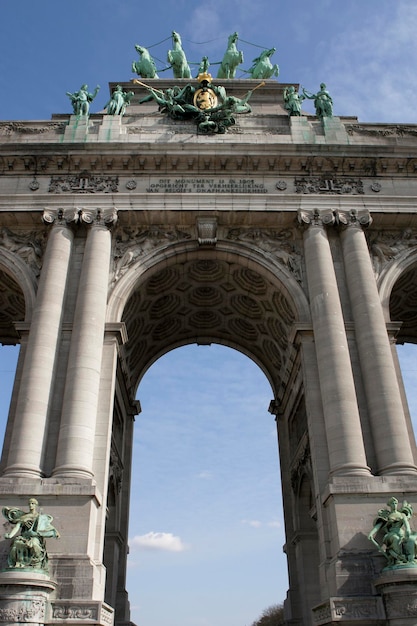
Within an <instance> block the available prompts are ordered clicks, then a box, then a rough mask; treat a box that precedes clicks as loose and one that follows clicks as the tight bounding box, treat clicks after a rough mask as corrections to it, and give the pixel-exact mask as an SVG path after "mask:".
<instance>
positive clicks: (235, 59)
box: [217, 32, 243, 78]
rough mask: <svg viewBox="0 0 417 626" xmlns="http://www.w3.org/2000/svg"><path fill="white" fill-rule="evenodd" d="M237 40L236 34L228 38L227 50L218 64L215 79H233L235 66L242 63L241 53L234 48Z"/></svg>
mask: <svg viewBox="0 0 417 626" xmlns="http://www.w3.org/2000/svg"><path fill="white" fill-rule="evenodd" d="M238 38H239V36H238V34H237V33H236V32H235V33H233V34H232V35H230V36H229V39H228V43H227V50H226V52H225V54H224V57H223V60H222V62H221V63H220V67H219V71H218V72H217V78H234V77H235V74H236V68H237V66H238V65H240V64H241V63H243V53H242V52H240V51H239V50H238V49H237V47H236V42H237V40H238Z"/></svg>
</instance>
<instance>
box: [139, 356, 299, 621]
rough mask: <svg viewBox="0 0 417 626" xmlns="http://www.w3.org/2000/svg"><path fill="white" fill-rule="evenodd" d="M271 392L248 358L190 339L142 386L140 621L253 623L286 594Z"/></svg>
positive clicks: (164, 359)
mask: <svg viewBox="0 0 417 626" xmlns="http://www.w3.org/2000/svg"><path fill="white" fill-rule="evenodd" d="M271 394H272V391H271V387H270V385H269V383H268V381H267V379H266V377H265V375H264V374H263V373H262V372H261V370H260V369H259V367H258V366H257V365H256V364H255V363H253V361H251V360H250V359H248V358H247V357H245V356H244V355H242V354H241V353H239V352H237V351H235V350H231V349H229V348H226V347H223V346H220V345H212V346H210V347H208V346H197V345H188V346H185V347H183V348H178V349H176V350H173V351H171V352H169V353H168V354H166V355H164V356H163V357H161V358H160V359H158V361H156V362H155V363H154V364H153V365H152V367H151V368H150V369H149V370H148V371H147V373H146V374H145V376H144V378H143V380H142V382H141V384H140V386H139V390H138V397H139V398H140V402H141V406H142V413H141V414H140V416H139V417H138V418H137V423H136V426H135V438H134V455H133V470H132V494H131V505H130V507H131V513H130V527H129V544H130V556H129V561H128V564H129V565H128V590H129V598H130V603H131V610H132V619H133V621H134V622H135V623H147V624H152V623H155V624H156V623H167V624H168V623H172V621H174V622H175V623H182V624H190V625H191V624H205V623H218V624H221V623H225V624H226V623H229V624H247V623H250V622H251V621H253V620H254V619H255V618H256V617H257V615H259V614H260V613H261V612H262V610H263V609H265V608H266V607H267V606H269V605H271V604H273V603H276V602H281V601H283V600H284V598H285V593H286V590H287V586H288V582H287V576H286V571H287V565H286V558H285V556H284V554H283V552H282V545H283V543H284V522H283V513H282V503H281V489H280V477H279V462H278V454H277V434H276V425H275V422H274V419H273V416H271V415H270V414H269V413H268V410H267V409H268V405H269V401H270V399H271Z"/></svg>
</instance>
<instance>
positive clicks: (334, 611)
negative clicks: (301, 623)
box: [313, 596, 387, 626]
mask: <svg viewBox="0 0 417 626" xmlns="http://www.w3.org/2000/svg"><path fill="white" fill-rule="evenodd" d="M339 623H341V624H343V625H344V626H371V624H372V625H373V626H385V625H386V624H387V622H386V620H385V613H384V607H383V604H382V598H381V597H380V596H345V597H335V598H329V599H328V600H326V601H325V602H322V603H321V604H319V605H318V606H316V607H314V609H313V624H314V626H333V625H335V624H339Z"/></svg>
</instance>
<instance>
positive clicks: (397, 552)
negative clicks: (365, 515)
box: [368, 497, 417, 570]
mask: <svg viewBox="0 0 417 626" xmlns="http://www.w3.org/2000/svg"><path fill="white" fill-rule="evenodd" d="M387 505H388V506H389V509H380V510H379V511H378V515H377V517H376V519H375V521H374V527H373V528H372V530H371V532H370V533H369V535H368V539H370V541H372V543H373V544H374V545H375V546H376V547H377V548H378V551H379V552H381V553H382V554H383V555H384V556H385V558H386V559H387V565H386V566H385V567H384V570H388V569H396V568H399V567H401V568H403V567H417V559H416V555H417V554H416V543H417V533H415V532H414V531H412V530H411V528H410V518H411V517H412V515H413V507H412V506H411V505H410V504H409V503H408V502H407V501H406V500H404V502H403V504H402V507H401V509H399V508H398V500H397V498H395V497H392V498H390V499H389V500H388V502H387Z"/></svg>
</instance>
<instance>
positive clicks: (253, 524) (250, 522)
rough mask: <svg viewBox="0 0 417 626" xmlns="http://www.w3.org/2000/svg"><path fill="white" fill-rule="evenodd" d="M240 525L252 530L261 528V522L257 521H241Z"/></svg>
mask: <svg viewBox="0 0 417 626" xmlns="http://www.w3.org/2000/svg"><path fill="white" fill-rule="evenodd" d="M242 524H247V525H248V526H252V528H259V527H260V526H262V522H260V521H259V520H257V519H243V520H242Z"/></svg>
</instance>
